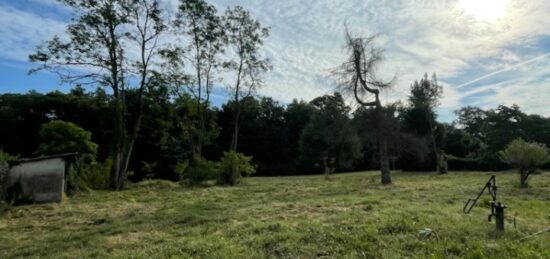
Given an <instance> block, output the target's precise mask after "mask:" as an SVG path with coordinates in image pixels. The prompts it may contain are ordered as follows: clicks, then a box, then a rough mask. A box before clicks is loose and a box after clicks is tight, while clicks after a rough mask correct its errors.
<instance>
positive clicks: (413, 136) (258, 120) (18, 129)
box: [0, 77, 550, 180]
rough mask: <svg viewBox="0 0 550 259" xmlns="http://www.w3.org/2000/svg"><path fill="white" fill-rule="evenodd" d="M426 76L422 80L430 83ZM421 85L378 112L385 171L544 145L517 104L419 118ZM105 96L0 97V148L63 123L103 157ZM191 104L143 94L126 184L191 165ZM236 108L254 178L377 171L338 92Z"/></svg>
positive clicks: (31, 148) (373, 135)
mask: <svg viewBox="0 0 550 259" xmlns="http://www.w3.org/2000/svg"><path fill="white" fill-rule="evenodd" d="M426 78H427V77H425V78H423V79H422V80H421V81H424V80H430V79H426ZM421 81H420V82H421ZM420 82H419V83H414V84H413V86H412V89H411V95H410V96H411V97H410V98H409V101H408V102H407V103H396V104H392V105H387V106H384V114H386V115H387V117H386V118H387V119H386V120H387V121H386V122H385V124H384V125H386V127H385V133H384V134H385V135H387V136H389V137H388V138H387V139H388V153H389V158H390V167H391V168H392V169H403V170H406V171H434V170H436V167H437V163H436V156H435V154H436V153H438V154H441V153H442V152H444V153H445V156H446V157H447V162H448V166H449V169H450V170H502V169H507V168H508V166H507V165H506V164H505V163H503V162H501V161H500V159H499V157H498V154H497V153H498V152H499V151H501V150H503V149H505V148H506V145H508V144H509V143H510V142H512V141H513V140H515V139H517V138H523V139H525V140H527V141H530V142H538V143H542V144H546V145H550V119H549V118H545V117H542V116H539V115H527V114H525V113H524V112H522V111H521V110H520V109H519V107H517V106H512V107H507V106H500V107H498V108H496V109H489V110H483V109H480V108H476V107H465V108H462V109H460V110H458V111H456V114H457V119H456V121H455V122H453V123H442V122H438V121H437V120H436V114H435V111H434V110H432V109H428V113H427V114H428V115H430V116H429V117H427V116H426V112H425V111H420V112H419V111H418V109H420V108H419V107H418V103H415V102H416V100H417V97H414V96H415V95H416V93H414V92H415V91H416V90H415V89H416V88H417V85H421V84H420ZM134 95H137V93H136V94H131V95H129V97H130V98H128V100H127V102H128V104H129V106H128V109H129V111H133V110H134V109H137V106H138V103H137V100H136V98H133V96H134ZM112 98H113V97H112V96H111V95H109V94H106V93H105V91H104V90H102V89H101V88H99V89H97V90H95V91H91V92H87V91H85V89H84V88H82V87H76V88H75V89H73V90H71V91H70V92H68V93H61V92H51V93H47V94H41V93H37V92H29V93H26V94H2V95H0V123H1V124H2V125H3V126H2V127H1V128H0V131H1V132H0V138H1V139H0V143H2V145H1V146H2V149H3V150H4V151H5V152H8V153H10V154H17V155H19V156H22V157H29V156H35V155H40V154H41V152H40V150H43V148H42V149H41V148H40V147H41V145H43V143H44V142H45V141H47V140H48V139H51V138H52V137H46V139H44V138H45V137H41V136H40V135H39V132H40V129H41V126H42V125H44V124H46V123H48V122H51V121H57V120H61V121H67V122H73V123H75V124H76V125H78V126H80V127H82V128H83V129H85V130H86V131H89V132H90V133H91V141H92V142H93V143H96V144H97V145H98V147H96V149H97V152H96V153H97V158H98V160H99V161H105V160H106V159H108V158H109V157H110V147H111V143H112V138H113V137H114V135H115V134H114V132H113V131H112V125H113V121H112V118H111V113H110V111H111V110H112V105H113V104H112ZM195 103H196V100H195V99H194V98H193V97H192V96H190V95H183V96H174V95H172V94H171V93H170V92H169V91H167V89H166V88H162V87H161V88H156V89H155V91H148V93H147V94H146V95H145V98H144V101H143V111H144V112H143V114H144V115H143V124H142V128H141V133H140V134H139V135H138V137H137V141H136V147H135V151H134V159H132V160H131V162H130V165H129V168H131V171H133V175H132V176H131V179H133V180H141V179H143V178H161V179H170V180H177V179H178V175H177V170H176V169H177V168H176V167H177V165H178V163H179V162H181V161H185V160H190V159H192V158H193V153H194V152H195V146H194V145H195V143H194V142H193V141H194V140H193V137H194V136H193V134H191V133H190V130H193V129H189V127H190V124H189V123H188V122H189V121H190V120H193V118H196V117H197V116H198V115H197V114H196V110H195V109H193V108H194V107H195V106H194V104H195ZM233 106H234V101H229V102H227V103H225V104H223V105H222V106H221V107H214V106H211V105H208V106H206V107H205V110H206V112H207V114H208V116H207V118H208V121H206V123H205V125H208V126H207V127H206V130H205V131H204V132H203V133H204V135H205V136H207V137H205V140H206V141H205V142H204V144H203V145H204V147H203V157H204V158H205V159H207V160H219V158H220V157H221V156H222V155H223V151H227V150H229V149H230V148H231V144H232V138H233V133H234V132H233V130H232V129H233V118H234V108H233ZM241 106H242V114H241V116H242V119H243V121H244V122H246V123H243V124H242V126H241V129H240V134H241V138H240V141H239V142H240V144H239V147H238V151H239V152H241V153H244V154H246V155H248V156H252V157H253V163H254V164H255V165H256V167H257V175H261V176H275V175H294V174H317V173H324V172H325V169H326V168H325V167H327V166H328V167H334V168H335V171H356V170H367V169H377V168H379V166H380V159H379V155H378V152H377V151H378V142H377V138H378V136H377V135H378V134H377V132H376V130H375V129H373V127H375V120H376V112H375V108H359V109H352V108H351V107H349V106H348V105H346V102H345V100H344V98H343V96H342V95H341V94H339V93H335V94H331V95H324V96H321V97H318V98H315V99H314V100H312V101H310V102H305V101H298V100H295V101H293V102H292V103H290V104H287V105H283V104H281V103H279V102H277V101H275V100H273V99H271V98H269V97H263V98H254V97H247V98H245V99H244V100H243V101H242V103H241ZM420 107H423V108H425V107H426V106H423V105H420ZM427 118H430V121H431V122H429V121H428V120H427ZM432 119H433V120H432ZM430 124H432V126H433V128H432V130H430V127H429V125H430ZM432 131H433V132H432ZM432 133H433V136H432ZM433 140H435V146H436V147H437V150H435V151H434V150H433V146H434V143H432V141H433ZM83 146H84V145H83ZM326 160H328V161H326ZM331 160H332V161H331ZM326 164H328V165H326ZM331 165H333V166H331Z"/></svg>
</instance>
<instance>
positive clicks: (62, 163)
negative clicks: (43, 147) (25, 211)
mask: <svg viewBox="0 0 550 259" xmlns="http://www.w3.org/2000/svg"><path fill="white" fill-rule="evenodd" d="M77 156H78V154H76V153H71V154H61V155H55V156H45V157H38V158H32V159H21V160H19V161H17V162H16V163H15V165H13V166H12V167H11V168H10V170H9V173H8V177H7V178H8V179H7V181H6V188H5V189H6V192H7V198H8V199H9V200H13V201H16V202H18V203H21V202H22V203H47V202H61V199H62V197H63V193H64V192H65V188H66V175H67V173H68V172H69V170H70V168H71V167H72V164H73V163H74V161H75V160H76V158H77Z"/></svg>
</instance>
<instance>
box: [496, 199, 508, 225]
mask: <svg viewBox="0 0 550 259" xmlns="http://www.w3.org/2000/svg"><path fill="white" fill-rule="evenodd" d="M494 206H495V219H496V226H497V230H498V231H504V209H505V208H506V206H504V204H502V203H500V202H498V203H497V204H495V205H494Z"/></svg>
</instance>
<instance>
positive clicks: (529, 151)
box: [498, 138, 550, 187]
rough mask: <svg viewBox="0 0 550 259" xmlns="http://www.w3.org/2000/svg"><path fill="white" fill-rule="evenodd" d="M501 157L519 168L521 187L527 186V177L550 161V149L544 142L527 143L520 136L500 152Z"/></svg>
mask: <svg viewBox="0 0 550 259" xmlns="http://www.w3.org/2000/svg"><path fill="white" fill-rule="evenodd" d="M498 156H499V157H500V159H501V160H502V161H503V162H505V163H507V164H509V165H512V166H513V167H515V168H516V169H518V171H519V174H520V185H521V187H527V186H528V185H527V179H528V178H529V176H530V175H532V174H533V173H535V172H536V170H537V169H538V168H539V167H541V166H542V165H544V164H546V163H548V162H550V151H549V150H548V149H547V148H546V146H545V145H544V144H539V143H527V142H525V141H524V140H523V139H521V138H519V139H516V140H514V141H512V142H511V143H510V144H509V145H508V146H507V147H506V149H504V150H502V151H500V152H499V153H498Z"/></svg>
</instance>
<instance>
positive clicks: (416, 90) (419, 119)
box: [402, 73, 443, 172]
mask: <svg viewBox="0 0 550 259" xmlns="http://www.w3.org/2000/svg"><path fill="white" fill-rule="evenodd" d="M442 95H443V87H442V86H441V85H439V83H438V82H437V76H436V74H435V73H434V74H433V75H432V78H431V79H430V78H428V74H427V73H426V74H424V77H423V78H422V79H420V81H415V82H414V83H413V84H412V85H411V95H410V96H409V105H408V107H406V108H405V111H404V113H403V115H402V116H403V117H404V124H405V127H406V129H407V130H409V131H411V132H413V133H414V134H416V135H417V136H419V137H425V138H427V139H428V142H429V143H430V145H431V147H432V155H433V160H432V161H433V164H434V165H435V168H436V171H438V172H441V170H440V169H441V167H440V161H442V160H441V158H440V156H439V154H440V153H442V152H443V150H439V149H438V147H437V142H436V136H435V132H436V126H437V122H436V118H437V115H436V112H435V109H436V108H437V106H439V99H440V98H441V97H442ZM411 162H412V161H411ZM432 169H433V167H432Z"/></svg>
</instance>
